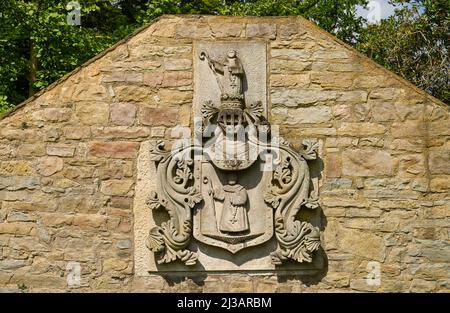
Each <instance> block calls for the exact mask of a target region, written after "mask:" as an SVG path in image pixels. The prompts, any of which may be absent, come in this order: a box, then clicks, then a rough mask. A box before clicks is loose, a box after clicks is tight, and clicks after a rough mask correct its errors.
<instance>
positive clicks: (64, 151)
mask: <svg viewBox="0 0 450 313" xmlns="http://www.w3.org/2000/svg"><path fill="white" fill-rule="evenodd" d="M46 150H47V154H48V155H54V156H60V157H73V156H74V154H75V147H72V146H67V145H64V146H63V145H48V146H47V147H46Z"/></svg>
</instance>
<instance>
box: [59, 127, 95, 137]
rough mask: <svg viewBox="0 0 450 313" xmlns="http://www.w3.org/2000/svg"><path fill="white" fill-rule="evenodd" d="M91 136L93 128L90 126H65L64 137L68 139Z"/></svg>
mask: <svg viewBox="0 0 450 313" xmlns="http://www.w3.org/2000/svg"><path fill="white" fill-rule="evenodd" d="M90 136H91V130H90V128H89V127H65V128H64V137H65V138H67V139H74V140H78V139H86V138H89V137H90Z"/></svg>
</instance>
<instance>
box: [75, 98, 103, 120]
mask: <svg viewBox="0 0 450 313" xmlns="http://www.w3.org/2000/svg"><path fill="white" fill-rule="evenodd" d="M76 116H77V118H78V119H79V120H80V122H81V123H82V124H84V125H106V124H107V123H108V117H109V104H108V103H105V102H79V103H77V104H76Z"/></svg>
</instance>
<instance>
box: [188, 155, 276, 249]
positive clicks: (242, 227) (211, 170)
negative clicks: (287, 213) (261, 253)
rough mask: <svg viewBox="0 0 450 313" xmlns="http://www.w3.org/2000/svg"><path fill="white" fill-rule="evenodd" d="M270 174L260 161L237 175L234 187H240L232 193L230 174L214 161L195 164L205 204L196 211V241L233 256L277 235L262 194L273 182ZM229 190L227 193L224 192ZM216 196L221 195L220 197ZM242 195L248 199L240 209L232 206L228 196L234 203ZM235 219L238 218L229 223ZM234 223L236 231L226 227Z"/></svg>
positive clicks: (194, 230)
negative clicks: (230, 253) (225, 251)
mask: <svg viewBox="0 0 450 313" xmlns="http://www.w3.org/2000/svg"><path fill="white" fill-rule="evenodd" d="M269 174H270V173H268V172H264V171H261V169H260V162H259V161H257V162H255V163H254V164H253V165H252V166H251V167H249V168H247V169H245V170H241V171H237V172H235V173H234V175H235V176H236V178H237V179H236V180H237V182H236V183H235V185H234V186H239V187H232V189H231V190H230V186H229V182H228V179H227V176H228V175H229V173H227V172H225V171H221V170H219V169H217V167H215V166H214V165H213V164H212V163H211V162H207V161H196V164H195V176H196V177H198V178H200V179H199V184H200V186H198V187H197V188H199V189H200V190H201V195H202V198H203V201H202V202H201V203H199V204H198V205H197V206H196V208H195V209H194V219H193V220H194V221H193V222H194V227H193V235H194V238H196V239H197V240H198V241H200V242H203V243H205V244H208V245H212V246H217V247H221V248H223V249H226V250H228V251H230V252H232V253H236V252H238V251H239V250H242V249H244V248H246V247H251V246H256V245H259V244H262V243H264V242H266V241H268V240H269V239H270V238H271V237H272V236H273V233H274V228H273V209H272V208H271V207H269V206H268V205H267V203H266V202H265V201H264V198H263V197H262V195H263V193H264V189H265V187H266V186H267V184H268V183H269V182H270V175H269ZM227 189H228V192H227V191H224V190H227ZM235 190H236V191H235ZM237 190H238V191H237ZM216 193H221V197H217V196H216ZM238 193H239V194H238ZM239 195H240V196H241V198H242V197H246V201H245V203H244V204H241V205H239V206H238V207H236V206H233V205H230V200H229V199H227V197H228V198H230V199H231V200H232V198H236V197H238V196H239ZM242 202H243V201H242ZM242 202H241V203H242ZM230 211H231V213H230ZM233 214H234V215H233ZM233 216H235V217H236V218H235V219H234V220H231V222H230V221H229V220H230V219H232V218H233ZM233 222H234V225H236V226H237V228H236V229H235V231H233V229H232V228H231V229H230V227H227V225H226V224H227V223H233Z"/></svg>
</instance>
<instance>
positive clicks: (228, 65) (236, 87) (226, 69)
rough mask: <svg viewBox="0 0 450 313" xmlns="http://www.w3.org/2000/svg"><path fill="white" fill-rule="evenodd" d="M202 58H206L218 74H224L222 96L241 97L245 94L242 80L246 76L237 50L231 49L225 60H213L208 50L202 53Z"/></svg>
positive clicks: (221, 87) (221, 86)
mask: <svg viewBox="0 0 450 313" xmlns="http://www.w3.org/2000/svg"><path fill="white" fill-rule="evenodd" d="M200 59H202V60H204V59H206V60H207V61H208V65H209V67H210V68H211V70H212V71H213V73H214V74H215V75H216V76H217V74H220V75H223V82H222V83H220V81H218V82H219V87H220V89H221V91H222V98H225V99H226V98H239V97H242V95H243V90H242V85H243V84H242V82H243V78H244V68H243V66H242V64H241V61H240V60H239V58H238V57H237V53H236V50H230V51H228V53H227V56H226V58H225V61H224V62H220V61H216V60H212V59H210V58H209V56H208V55H207V54H206V52H202V53H200Z"/></svg>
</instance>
